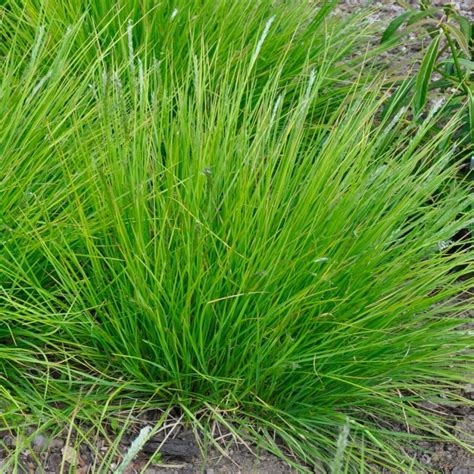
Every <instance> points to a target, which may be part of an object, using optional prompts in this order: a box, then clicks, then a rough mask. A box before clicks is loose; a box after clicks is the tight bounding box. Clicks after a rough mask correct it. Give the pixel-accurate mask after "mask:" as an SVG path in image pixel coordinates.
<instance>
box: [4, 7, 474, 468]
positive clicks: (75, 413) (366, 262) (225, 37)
mask: <svg viewBox="0 0 474 474" xmlns="http://www.w3.org/2000/svg"><path fill="white" fill-rule="evenodd" d="M32 3H33V2H29V1H21V2H20V1H10V2H8V4H7V7H6V8H5V9H4V10H3V13H4V14H5V16H6V19H7V21H6V22H5V24H6V25H13V23H14V22H13V20H17V24H18V26H17V27H16V29H15V30H14V34H13V35H12V33H11V31H10V30H8V31H7V29H6V28H5V29H2V37H9V38H11V39H12V41H13V46H12V48H11V49H10V50H9V52H6V51H5V52H4V54H5V57H6V59H5V61H4V62H3V63H2V66H1V67H2V77H3V78H4V79H3V82H2V94H1V95H0V100H1V108H2V110H4V111H6V114H5V117H4V119H3V124H4V127H3V130H2V134H1V143H0V146H1V147H2V150H4V157H3V158H2V161H1V164H0V175H1V176H2V177H3V178H2V179H3V181H2V186H3V190H4V194H3V196H1V197H0V212H1V216H2V227H1V247H0V284H1V291H0V300H1V305H0V321H1V323H2V325H1V326H0V341H1V343H2V347H1V348H0V380H1V381H2V386H1V387H0V390H1V394H2V397H3V400H1V401H0V404H1V405H0V408H1V410H2V411H1V412H0V422H1V425H2V428H1V429H2V430H3V432H8V433H12V434H13V435H14V436H16V437H17V438H18V436H19V435H21V436H22V439H23V442H22V443H20V444H19V446H20V447H17V448H15V449H12V448H11V447H10V448H8V451H9V453H10V454H9V455H8V456H7V460H6V463H5V469H13V468H14V467H15V466H18V462H19V459H20V457H21V449H22V447H24V446H26V445H28V443H31V442H34V439H35V437H36V436H38V435H40V434H41V433H48V437H55V435H58V436H61V435H60V433H64V432H66V433H67V439H68V440H72V439H74V446H78V445H79V444H81V443H82V442H84V443H89V445H90V449H91V450H92V452H94V449H96V448H97V445H95V444H94V441H91V440H94V439H95V438H94V436H95V435H96V434H97V435H98V437H99V439H104V440H107V443H108V447H109V450H108V451H106V453H105V454H104V455H103V456H102V454H101V452H100V449H99V452H98V457H97V459H98V461H97V462H98V464H97V466H95V467H94V469H97V470H98V472H101V471H100V469H102V470H105V471H107V470H108V469H110V468H111V467H110V466H111V463H112V462H115V461H113V459H114V456H115V454H114V453H116V452H117V451H122V449H121V447H120V443H121V441H120V440H121V439H122V435H123V434H124V433H125V431H128V430H129V428H130V429H132V428H133V429H136V432H137V433H138V432H139V430H141V429H143V428H144V422H143V416H144V415H143V414H144V413H148V412H150V411H152V412H153V411H154V412H155V413H156V412H158V413H160V416H158V417H156V416H155V417H152V418H151V420H149V421H151V422H150V423H148V424H149V426H151V429H152V432H151V433H149V432H148V430H147V429H145V431H142V432H141V433H142V437H141V438H138V441H137V442H136V443H135V444H133V448H132V447H130V449H132V451H133V450H137V452H139V451H141V450H142V449H143V446H144V445H145V441H146V437H147V436H148V435H150V436H151V435H154V432H157V431H158V430H160V429H161V428H163V427H165V426H166V425H167V423H169V419H168V414H172V415H173V416H174V417H177V418H178V419H179V422H180V423H183V424H184V425H185V426H187V427H188V428H187V429H191V430H193V431H195V433H196V435H197V438H196V439H197V440H201V443H202V447H203V448H205V447H206V446H208V445H213V446H214V449H219V447H220V446H221V444H220V443H221V442H222V440H226V439H227V436H228V437H229V438H230V439H234V440H237V441H238V442H240V443H242V444H244V445H246V444H249V443H250V444H252V445H254V446H257V447H258V448H262V449H267V450H268V451H270V452H272V453H274V454H275V455H277V456H279V457H280V458H282V459H285V460H286V461H288V462H289V463H290V464H291V465H293V466H294V467H297V468H298V469H300V470H305V469H306V470H308V469H313V468H317V469H320V470H329V471H331V470H332V471H333V472H339V471H340V470H344V469H345V470H347V471H348V472H352V471H354V472H358V470H360V469H361V466H365V468H366V469H367V470H371V469H372V467H373V466H378V468H377V469H382V468H387V469H402V470H407V469H410V468H411V467H412V465H413V462H412V461H411V460H410V459H409V457H410V456H408V455H407V454H406V453H405V452H403V450H402V447H403V446H405V445H406V443H407V442H409V441H410V440H412V439H415V438H419V437H420V436H421V435H423V434H428V435H430V436H435V437H437V438H440V439H446V440H449V439H452V438H453V436H452V435H451V434H450V431H449V422H448V421H447V420H446V419H445V418H443V416H441V415H439V414H438V413H436V412H433V411H431V410H429V409H426V408H425V407H424V405H423V403H425V402H426V401H430V402H432V403H435V404H436V403H438V402H440V400H441V399H442V400H443V403H451V401H452V402H453V403H458V404H459V403H466V404H467V403H468V402H467V401H464V400H463V401H460V400H461V399H462V397H461V396H460V395H457V394H458V393H459V390H461V389H462V388H463V387H464V386H465V384H466V383H468V381H469V370H470V369H472V353H470V352H469V351H468V349H469V346H470V344H471V343H472V336H471V335H470V334H469V333H468V331H466V330H465V329H463V324H464V323H465V322H466V316H465V310H466V309H468V308H469V307H471V306H472V305H471V304H470V301H459V300H457V299H456V298H455V297H456V295H458V294H460V293H462V292H464V291H466V290H467V289H468V288H469V281H468V280H466V279H463V278H462V277H463V276H465V275H468V274H469V272H470V271H471V270H472V255H471V254H470V250H469V245H464V246H463V247H460V246H453V245H451V243H450V239H451V237H452V236H453V235H455V234H456V232H458V231H459V230H460V229H463V228H466V227H468V226H469V225H471V224H472V217H471V215H472V214H471V212H472V211H471V209H472V198H471V196H470V194H469V189H468V187H467V186H466V185H465V183H463V182H462V181H460V180H459V179H456V176H457V156H456V155H455V148H454V147H452V146H450V145H449V143H451V142H450V140H449V139H450V138H451V137H452V134H453V132H454V131H455V130H456V128H457V124H458V117H456V116H455V117H453V118H452V119H451V120H450V121H449V123H448V124H446V126H445V127H444V128H443V129H442V130H437V129H436V127H435V125H436V124H437V113H439V111H438V112H435V111H432V112H430V113H428V114H427V116H426V118H425V119H424V120H422V121H421V120H418V121H416V122H415V121H413V120H411V118H410V116H409V115H408V114H407V113H404V112H403V111H402V112H399V113H398V114H397V116H396V118H395V119H391V118H390V117H389V114H386V115H385V116H384V118H380V116H379V115H380V114H379V113H378V112H379V111H380V109H381V107H382V105H383V104H384V103H385V98H384V97H383V94H382V93H381V90H383V88H384V86H385V82H384V81H382V80H381V79H377V78H374V77H370V76H369V75H368V73H366V72H365V71H366V69H365V68H363V65H364V61H365V60H366V58H358V56H357V55H353V54H351V58H352V59H351V60H350V61H347V62H345V63H344V64H345V65H346V67H345V68H342V66H341V60H342V59H343V58H344V57H345V56H346V55H348V54H350V53H354V52H357V46H358V44H359V42H360V41H361V40H360V38H363V36H360V35H359V29H358V28H357V25H355V24H353V23H351V22H350V21H347V20H344V24H343V25H342V24H341V22H340V21H338V20H337V18H331V19H328V17H327V16H328V13H329V7H322V8H321V9H320V10H315V9H314V7H313V6H308V5H307V4H306V3H303V2H301V4H300V3H298V9H297V12H298V16H295V14H294V12H292V11H289V10H288V7H287V6H286V5H285V4H284V3H281V4H280V3H276V4H274V3H273V2H270V1H268V2H266V1H265V2H261V3H262V5H261V8H253V7H252V6H251V5H253V3H251V2H241V3H238V2H236V3H232V8H230V9H229V10H228V11H227V10H226V9H225V8H224V7H223V2H219V1H214V2H212V1H209V2H206V3H205V7H203V9H202V11H201V10H199V12H198V11H195V10H194V7H193V6H188V7H186V6H185V5H184V3H183V5H182V8H181V9H180V8H178V9H177V10H178V13H175V10H174V9H170V8H169V7H170V4H168V2H164V4H163V5H164V6H162V7H156V9H152V10H150V11H147V14H146V15H145V16H144V17H143V18H141V17H140V18H136V15H132V14H131V13H136V12H135V6H134V4H133V2H124V5H125V6H124V10H123V11H125V12H126V11H128V12H129V15H128V17H127V16H126V17H124V18H122V16H121V14H118V13H117V14H116V15H115V16H114V15H112V16H111V17H109V16H107V15H105V13H101V12H100V11H98V10H97V9H94V8H91V10H90V11H89V12H88V13H87V14H86V15H85V16H84V17H83V18H82V19H81V21H79V19H78V18H76V17H75V14H74V12H72V11H65V10H63V9H60V8H59V4H58V5H56V7H57V10H56V9H53V12H50V13H51V14H52V15H53V16H54V14H57V15H58V17H57V21H56V22H51V16H47V15H46V16H43V15H44V12H43V11H39V10H38V9H37V7H35V5H33V4H32ZM238 4H239V5H240V4H242V6H241V7H237V6H236V5H238ZM25 5H27V6H28V7H29V8H20V7H22V6H25ZM48 5H54V2H49V3H48ZM165 7H166V8H165ZM127 8H128V10H127ZM137 8H138V7H137ZM238 8H243V10H242V11H246V10H245V9H246V8H247V9H249V11H251V12H252V13H253V15H254V16H250V17H249V21H245V22H244V21H243V20H236V17H235V15H234V14H235V9H238ZM130 9H131V10H130ZM208 9H209V10H208ZM168 10H169V11H168ZM179 12H180V13H179ZM216 12H218V15H217V13H216ZM23 15H24V16H23ZM103 15H105V16H103ZM179 15H181V16H179ZM216 15H217V16H216ZM229 15H231V16H229ZM178 16H179V22H180V23H178V25H179V27H178V26H176V25H177V24H176V23H175V22H177V21H178ZM129 19H131V20H132V21H131V22H130V21H128V20H129ZM150 19H153V20H154V22H150V21H149V20H150ZM19 20H21V21H19ZM40 20H41V21H44V22H46V24H47V27H44V26H41V21H40ZM68 21H69V22H70V24H72V25H73V27H72V28H69V29H66V27H67V23H68ZM358 21H361V20H360V19H359V20H358ZM37 22H39V23H38V24H37ZM35 25H36V26H37V28H36V26H35ZM157 25H161V28H158V30H159V31H160V32H161V33H160V35H161V36H157V38H160V39H161V42H159V41H157V40H154V39H153V38H154V33H155V32H156V31H158V30H156V31H155V29H156V27H157ZM170 25H171V26H170ZM224 26H225V28H224ZM167 28H169V29H171V30H172V31H173V32H174V33H175V34H176V35H177V36H176V37H173V36H167V35H164V36H163V32H164V31H167V30H166V29H167ZM219 28H223V29H222V30H221V29H219ZM49 30H51V31H49ZM228 30H229V31H228ZM341 32H344V35H342V36H341ZM33 33H35V34H36V39H34V38H35V34H33ZM227 33H229V34H227ZM341 38H342V39H341ZM301 43H303V44H305V45H306V50H305V51H304V55H303V53H302V52H301ZM47 46H48V47H47ZM25 58H27V60H25ZM349 66H350V67H349ZM468 243H469V242H466V244H468ZM162 413H163V414H164V415H163V417H161V414H162ZM400 422H402V423H403V425H404V426H406V427H407V430H406V432H402V431H400V430H398V429H397V424H399V423H400ZM28 426H30V427H33V431H31V430H30V431H28V430H27V427H28ZM153 430H154V431H153ZM222 430H225V433H221V432H222ZM414 433H416V435H415V434H414ZM73 434H74V435H73ZM222 435H224V436H222ZM459 443H461V444H463V443H462V441H459ZM69 446H70V443H69V441H66V446H65V447H63V448H68V447H69ZM76 451H77V450H76ZM68 453H69V454H70V455H71V456H72V454H71V453H72V451H70V450H68V449H63V451H62V456H63V458H62V459H63V461H62V465H63V466H65V463H66V462H68V464H70V465H71V466H72V467H71V466H68V469H69V467H71V470H74V469H75V468H74V460H71V459H70V462H69V461H67V460H64V456H66V457H67V456H68ZM121 454H122V455H125V453H123V452H122V453H121ZM132 454H133V452H132V453H130V456H129V457H131V456H132ZM119 459H120V462H124V460H123V459H122V458H119ZM124 459H125V461H126V460H127V457H126V456H125V458H124ZM40 463H41V460H40ZM76 465H77V463H76ZM64 469H65V468H63V470H64ZM374 469H375V468H374Z"/></svg>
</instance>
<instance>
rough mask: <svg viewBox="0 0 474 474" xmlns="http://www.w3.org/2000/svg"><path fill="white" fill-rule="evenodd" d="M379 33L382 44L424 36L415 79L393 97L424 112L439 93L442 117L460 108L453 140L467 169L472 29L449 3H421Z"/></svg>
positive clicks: (473, 118) (473, 107)
mask: <svg viewBox="0 0 474 474" xmlns="http://www.w3.org/2000/svg"><path fill="white" fill-rule="evenodd" d="M400 4H401V5H403V6H405V8H406V11H405V12H404V13H402V14H401V15H400V16H398V17H397V18H395V19H394V20H393V21H392V22H391V23H390V24H389V25H388V27H387V29H386V30H385V32H384V33H383V35H382V43H392V42H398V41H403V38H404V36H405V35H407V34H408V33H416V34H418V35H419V36H425V37H426V38H427V39H428V40H429V41H428V47H427V48H426V52H425V54H424V56H423V58H422V61H421V63H420V67H419V70H418V72H417V73H416V75H415V76H414V77H408V78H406V79H405V80H404V81H403V82H402V84H401V86H400V89H399V93H398V94H396V97H397V103H398V105H399V106H401V105H403V104H406V102H407V100H410V98H413V102H412V104H413V112H414V115H415V116H419V115H420V114H422V113H423V112H424V109H425V107H426V104H427V102H428V99H429V98H430V97H433V95H435V96H436V94H437V95H438V99H439V95H440V94H442V96H443V98H445V99H447V102H448V103H447V104H446V106H445V107H444V114H443V115H442V116H441V119H443V118H446V117H448V118H449V117H450V116H451V115H452V114H454V113H457V112H458V111H460V110H463V119H462V120H461V121H460V123H459V127H458V130H457V132H456V134H454V135H453V136H452V138H453V139H454V140H456V142H457V144H458V146H459V147H461V148H462V151H461V152H462V153H463V154H464V155H465V157H466V160H465V161H466V166H465V168H469V167H470V163H469V162H470V158H471V156H472V155H473V152H474V151H473V144H474V26H473V23H472V21H470V19H469V17H468V16H467V15H463V14H462V13H461V12H459V11H457V9H456V7H455V6H454V5H452V4H448V3H447V4H445V5H438V6H434V5H433V4H432V2H431V1H429V0H420V2H419V5H418V7H419V8H418V9H416V8H413V7H411V6H410V5H407V4H406V2H403V1H401V2H400Z"/></svg>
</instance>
